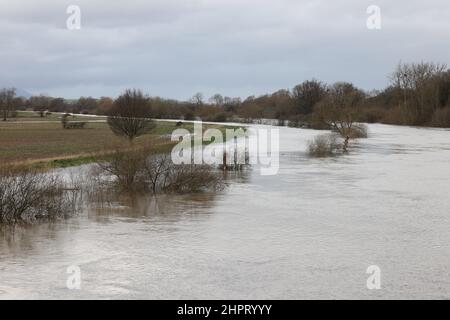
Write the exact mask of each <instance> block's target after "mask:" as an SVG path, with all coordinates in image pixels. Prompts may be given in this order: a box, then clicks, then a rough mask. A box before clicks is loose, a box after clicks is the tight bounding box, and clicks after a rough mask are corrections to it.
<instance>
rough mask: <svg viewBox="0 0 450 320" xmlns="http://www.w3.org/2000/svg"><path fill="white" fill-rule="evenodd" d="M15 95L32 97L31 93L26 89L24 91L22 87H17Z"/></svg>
mask: <svg viewBox="0 0 450 320" xmlns="http://www.w3.org/2000/svg"><path fill="white" fill-rule="evenodd" d="M16 96H18V97H22V98H26V99H28V98H30V97H32V96H33V94H31V93H29V92H28V91H26V90H24V89H20V88H17V89H16Z"/></svg>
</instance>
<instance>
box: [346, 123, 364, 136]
mask: <svg viewBox="0 0 450 320" xmlns="http://www.w3.org/2000/svg"><path fill="white" fill-rule="evenodd" d="M341 135H342V137H344V138H346V137H349V138H350V139H361V138H367V136H368V135H367V126H366V125H365V124H354V125H353V126H352V127H351V128H345V129H343V130H342V132H341Z"/></svg>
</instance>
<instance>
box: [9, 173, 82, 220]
mask: <svg viewBox="0 0 450 320" xmlns="http://www.w3.org/2000/svg"><path fill="white" fill-rule="evenodd" d="M74 201H75V199H74V198H71V197H69V196H67V195H66V189H65V186H64V184H63V183H62V182H61V181H60V179H59V178H58V177H57V176H56V175H52V174H44V173H39V172H37V171H35V170H33V169H23V168H1V169H0V223H6V224H14V223H18V222H28V223H30V222H33V221H36V220H43V219H47V220H51V219H56V218H63V217H66V216H67V215H68V214H69V213H71V212H73V211H74V208H75V207H74Z"/></svg>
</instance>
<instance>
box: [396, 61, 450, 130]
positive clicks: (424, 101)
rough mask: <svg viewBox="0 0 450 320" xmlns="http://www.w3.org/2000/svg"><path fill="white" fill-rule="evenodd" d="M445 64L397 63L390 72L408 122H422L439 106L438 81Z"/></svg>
mask: <svg viewBox="0 0 450 320" xmlns="http://www.w3.org/2000/svg"><path fill="white" fill-rule="evenodd" d="M446 69H447V66H446V65H445V64H440V63H429V62H420V63H411V64H402V63H399V65H398V66H397V69H396V70H395V71H394V72H393V73H392V74H391V76H390V79H391V84H392V86H393V87H394V88H398V89H400V90H401V92H402V94H403V97H402V100H403V113H405V114H406V115H405V116H406V117H408V118H409V119H410V120H409V121H407V122H410V124H418V125H420V124H424V123H426V122H427V121H428V120H429V119H428V118H429V117H430V115H432V114H433V113H434V112H435V111H436V110H437V109H439V107H440V97H441V92H440V83H441V81H440V80H441V77H442V76H443V75H444V73H445V71H446Z"/></svg>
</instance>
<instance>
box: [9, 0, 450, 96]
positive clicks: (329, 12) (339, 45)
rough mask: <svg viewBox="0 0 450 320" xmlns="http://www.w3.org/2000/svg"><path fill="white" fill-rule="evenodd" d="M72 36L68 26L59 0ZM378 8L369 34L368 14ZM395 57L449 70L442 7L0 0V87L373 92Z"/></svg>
mask: <svg viewBox="0 0 450 320" xmlns="http://www.w3.org/2000/svg"><path fill="white" fill-rule="evenodd" d="M72 4H74V5H78V6H79V7H80V9H81V29H80V30H68V29H67V27H66V20H67V18H68V17H69V14H67V13H66V9H67V7H68V6H69V5H72ZM370 5H378V6H379V7H380V8H381V18H382V20H381V30H369V29H368V28H367V26H366V20H367V18H368V17H369V14H367V13H366V10H367V7H368V6H370ZM400 60H402V61H404V62H411V61H421V60H431V61H435V62H443V63H447V64H449V65H450V1H449V0H427V1H424V0H420V1H419V0H396V1H392V0H372V1H365V0H270V1H269V0H147V1H143V0H126V1H125V0H114V1H110V0H70V1H66V0H54V1H49V0H39V1H35V0H0V86H14V87H17V88H22V89H25V90H27V91H29V92H31V93H33V94H39V93H47V94H50V95H53V96H62V97H66V98H74V97H79V96H94V97H100V96H117V95H118V94H119V93H120V92H121V91H123V90H124V89H125V88H128V87H137V88H141V89H143V90H144V91H145V92H146V93H148V94H150V95H152V96H156V95H159V96H163V97H170V98H177V99H188V98H189V97H191V96H192V95H193V94H194V93H195V92H199V91H200V92H203V93H204V94H205V96H206V97H208V96H210V95H212V94H213V93H216V92H219V93H222V94H223V95H227V96H240V97H246V96H248V95H253V94H255V95H258V94H262V93H266V92H273V91H275V90H278V89H281V88H287V89H288V88H292V87H293V86H294V85H295V84H298V83H300V82H302V81H303V80H306V79H311V78H316V79H320V80H323V81H326V82H334V81H340V80H346V81H351V82H354V83H355V84H356V85H358V86H360V87H362V88H364V89H368V90H370V89H375V88H377V89H381V88H384V87H385V86H386V84H387V81H388V79H387V75H388V74H389V73H390V72H391V71H392V69H393V68H395V66H396V65H397V64H398V62H399V61H400Z"/></svg>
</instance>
